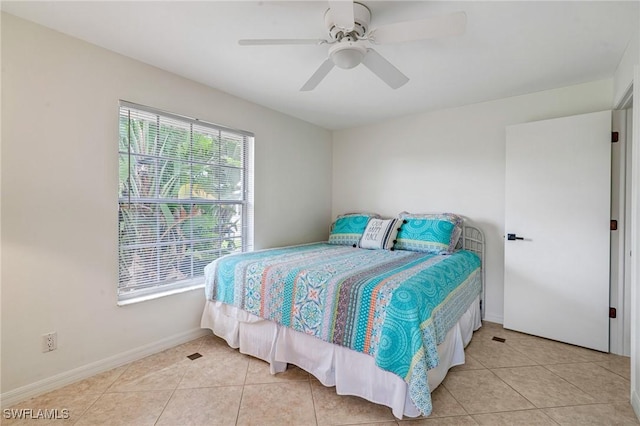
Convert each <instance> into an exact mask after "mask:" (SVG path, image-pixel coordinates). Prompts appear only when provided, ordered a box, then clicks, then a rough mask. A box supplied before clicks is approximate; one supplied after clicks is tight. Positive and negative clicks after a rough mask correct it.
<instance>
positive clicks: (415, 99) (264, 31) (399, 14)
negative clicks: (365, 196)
mask: <svg viewBox="0 0 640 426" xmlns="http://www.w3.org/2000/svg"><path fill="white" fill-rule="evenodd" d="M362 3H364V4H366V6H367V7H368V8H369V9H370V10H371V14H372V18H371V25H370V26H371V27H372V28H375V27H376V26H379V25H384V24H388V23H393V22H399V21H406V20H415V19H422V18H428V17H434V16H439V15H442V14H446V13H451V12H455V11H464V12H466V14H467V28H466V32H465V33H464V34H463V35H461V36H455V37H447V38H442V39H435V40H424V41H413V42H407V43H401V44H389V45H379V46H376V47H375V49H376V50H377V51H378V53H380V54H381V55H383V56H384V57H385V58H386V59H388V60H389V61H390V62H392V63H393V64H394V65H395V66H396V67H397V68H399V69H400V70H401V71H402V72H403V73H404V74H406V75H407V76H408V77H409V78H410V81H409V82H408V83H407V84H405V85H404V86H402V87H400V88H399V89H397V90H393V89H391V88H389V87H388V86H387V85H386V84H384V83H383V82H382V81H381V80H379V79H378V78H377V77H376V76H375V75H374V74H372V73H371V72H370V71H369V70H368V69H367V68H365V67H364V66H363V65H359V66H357V67H356V68H353V69H350V70H343V69H340V68H334V69H333V70H332V71H331V72H330V73H329V75H328V76H327V77H326V78H325V79H324V80H323V81H322V82H321V83H320V84H319V85H318V86H317V87H316V89H315V90H313V91H310V92H300V91H299V89H300V87H301V86H302V85H303V84H304V83H305V82H306V81H307V79H308V78H309V77H310V76H311V75H312V74H313V73H314V72H315V70H316V69H317V68H318V67H319V66H320V64H321V63H322V62H323V61H324V60H325V59H326V58H327V46H326V45H319V46H315V45H303V46H297V45H294V46H258V47H256V46H239V45H238V43H237V41H238V40H239V39H246V38H321V39H326V38H327V30H326V28H325V26H324V20H323V16H324V12H325V10H326V9H327V7H328V3H327V2H326V1H300V2H293V1H279V2H276V1H233V2H231V1H226V2H222V1H208V2H207V1H200V2H183V1H159V2H150V1H140V2H133V1H123V2H111V1H106V2H100V1H87V2H68V1H47V2H29V1H17V2H10V1H2V5H1V7H2V10H3V11H5V12H8V13H11V14H13V15H16V16H19V17H22V18H24V19H27V20H31V21H34V22H36V23H39V24H41V25H44V26H47V27H50V28H53V29H55V30H58V31H60V32H63V33H66V34H69V35H72V36H74V37H77V38H80V39H83V40H86V41H88V42H90V43H94V44H96V45H99V46H102V47H104V48H106V49H109V50H112V51H115V52H118V53H121V54H123V55H126V56H129V57H131V58H135V59H137V60H140V61H142V62H145V63H148V64H151V65H154V66H156V67H159V68H162V69H165V70H167V71H170V72H173V73H175V74H179V75H181V76H184V77H187V78H189V79H191V80H195V81H197V82H200V83H203V84H206V85H208V86H211V87H214V88H216V89H219V90H222V91H224V92H227V93H230V94H233V95H235V96H238V97H240V98H243V99H247V100H249V101H252V102H254V103H257V104H260V105H263V106H266V107H269V108H272V109H274V110H277V111H281V112H283V113H285V114H289V115H291V116H294V117H298V118H301V119H303V120H306V121H309V122H312V123H315V124H317V125H319V126H322V127H325V128H327V129H340V128H346V127H354V126H359V125H364V124H367V123H372V122H376V121H379V120H383V119H387V118H391V117H396V116H402V115H409V114H414V113H419V112H425V111H431V110H437V109H443V108H447V107H454V106H460V105H466V104H471V103H476V102H482V101H487V100H493V99H499V98H504V97H509V96H514V95H520V94H525V93H531V92H536V91H540V90H546V89H551V88H556V87H563V86H568V85H572V84H578V83H583V82H588V81H593V80H598V79H602V78H608V77H612V76H613V74H614V72H615V70H616V67H617V65H618V63H619V62H620V60H621V59H622V56H623V53H624V51H625V48H626V47H627V44H628V43H629V40H630V39H631V37H637V31H638V29H637V26H638V22H639V16H640V15H639V10H638V2H635V1H633V2H628V1H627V2H615V1H604V2H592V1H569V2H564V1H548V2H539V1H533V2H526V1H505V2H494V1H487V2H485V1H472V2H461V1H409V2H407V1H371V0H363V1H362Z"/></svg>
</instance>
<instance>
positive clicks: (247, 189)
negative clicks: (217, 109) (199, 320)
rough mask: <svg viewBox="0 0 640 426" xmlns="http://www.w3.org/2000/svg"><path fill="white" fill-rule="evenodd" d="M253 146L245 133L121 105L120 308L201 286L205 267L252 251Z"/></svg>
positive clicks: (129, 104)
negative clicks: (227, 256) (230, 255)
mask: <svg viewBox="0 0 640 426" xmlns="http://www.w3.org/2000/svg"><path fill="white" fill-rule="evenodd" d="M252 144H253V135H252V134H251V133H248V132H244V131H239V130H232V129H228V128H225V127H222V126H218V125H215V124H210V123H205V122H202V121H199V120H196V119H191V118H186V117H181V116H178V115H175V114H170V113H167V112H163V111H158V110H154V109H152V108H148V107H144V106H140V105H136V104H132V103H129V102H125V101H121V102H120V142H119V210H118V212H119V213H118V221H119V239H118V241H119V255H118V259H119V280H118V300H119V301H120V302H122V301H125V300H131V299H133V298H141V297H147V296H150V295H155V294H158V293H165V292H170V291H174V290H176V291H177V290H180V289H183V288H188V287H192V286H194V285H197V284H200V283H202V278H201V277H202V276H203V275H204V267H205V266H206V265H207V264H209V263H210V262H211V261H213V260H215V259H217V258H218V257H220V256H222V255H225V254H228V253H232V252H237V251H247V250H251V249H252V243H253V242H252V235H253V230H252V222H253V220H252V202H251V200H252V194H251V191H252V183H251V174H252V170H250V166H251V164H252V162H251V155H250V152H251V150H252ZM199 277H200V278H199ZM198 278H199V279H198Z"/></svg>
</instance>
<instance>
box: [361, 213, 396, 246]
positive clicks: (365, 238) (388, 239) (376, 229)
mask: <svg viewBox="0 0 640 426" xmlns="http://www.w3.org/2000/svg"><path fill="white" fill-rule="evenodd" d="M398 228H399V224H398V219H387V220H383V219H371V220H369V223H368V224H367V228H366V229H365V230H364V233H363V234H362V238H360V247H361V248H364V249H385V250H388V249H390V248H391V247H393V243H394V242H395V239H396V236H397V235H398Z"/></svg>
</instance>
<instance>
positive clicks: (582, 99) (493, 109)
mask: <svg viewBox="0 0 640 426" xmlns="http://www.w3.org/2000/svg"><path fill="white" fill-rule="evenodd" d="M612 98H613V81H612V80H611V79H607V80H601V81H596V82H592V83H587V84H581V85H577V86H571V87H565V88H561V89H556V90H548V91H544V92H539V93H533V94H529V95H523V96H517V97H513V98H508V99H500V100H496V101H492V102H485V103H481V104H476V105H469V106H464V107H460V108H453V109H448V110H442V111H436V112H429V113H424V114H418V115H413V116H408V117H402V118H399V119H394V120H390V121H386V122H382V123H378V124H375V125H370V126H363V127H359V128H353V129H346V130H340V131H335V132H334V134H333V192H332V214H333V216H335V215H337V214H340V213H342V212H348V211H356V210H366V211H375V212H378V213H380V214H383V215H386V216H394V215H397V214H398V213H399V212H400V211H402V210H407V211H410V212H443V211H447V212H455V213H459V214H462V215H464V216H467V217H468V218H470V219H472V221H473V222H475V223H476V224H478V225H479V226H480V227H481V228H482V229H483V230H484V232H485V234H486V239H487V270H486V272H487V275H486V278H487V298H486V319H487V320H490V321H496V322H500V323H501V322H502V318H503V285H504V250H503V234H504V229H503V227H504V207H505V206H504V191H505V182H504V175H505V127H506V126H507V125H511V124H516V123H524V122H529V121H536V120H543V119H548V118H555V117H562V116H568V115H574V114H581V113H587V112H594V111H601V110H607V109H611V108H612Z"/></svg>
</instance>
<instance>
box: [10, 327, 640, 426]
mask: <svg viewBox="0 0 640 426" xmlns="http://www.w3.org/2000/svg"><path fill="white" fill-rule="evenodd" d="M494 336H496V337H502V338H504V339H506V341H505V342H498V341H495V340H493V337H494ZM194 352H199V353H200V354H202V355H203V356H202V357H201V358H198V359H196V360H193V361H191V360H189V359H187V358H186V356H187V355H190V354H192V353H194ZM465 352H466V358H467V362H466V364H465V365H461V366H458V367H454V368H453V369H451V370H450V371H449V374H448V375H447V377H446V378H445V381H444V382H443V384H442V385H441V386H440V387H438V389H436V391H435V392H434V393H433V413H432V414H431V416H429V417H428V418H420V419H403V420H401V421H399V420H397V419H395V418H394V417H393V415H392V414H391V410H389V409H388V408H386V407H384V406H379V405H375V404H372V403H369V402H367V401H365V400H363V399H360V398H356V397H352V396H339V395H337V394H336V393H335V389H334V388H326V387H324V386H323V385H322V384H320V382H318V381H317V380H316V379H315V378H313V377H311V376H309V375H308V374H307V373H306V372H304V371H302V370H300V369H299V368H297V367H293V366H292V367H290V368H289V369H288V370H287V371H286V372H284V373H281V374H277V375H275V376H273V375H271V374H269V367H268V365H267V364H266V363H264V362H262V361H259V360H257V359H253V358H251V357H248V356H246V355H242V354H240V353H239V352H238V351H235V350H233V349H230V348H229V347H228V346H227V345H226V343H224V342H223V341H222V340H220V339H218V338H216V337H213V336H208V337H203V338H200V339H197V340H194V341H192V342H188V343H185V344H183V345H180V346H177V347H175V348H172V349H169V350H166V351H164V352H161V353H159V354H156V355H152V356H150V357H147V358H145V359H142V360H139V361H136V362H133V363H131V364H129V365H126V366H123V367H119V368H116V369H113V370H111V371H107V372H105V373H102V374H98V375H96V376H94V377H91V378H89V379H87V380H83V381H81V382H79V383H75V384H72V385H70V386H66V387H64V388H62V389H59V390H57V391H54V392H50V393H48V394H46V395H42V396H40V397H37V398H33V399H31V400H29V401H25V402H23V403H21V404H17V405H16V406H14V407H12V408H30V409H33V410H34V411H37V410H38V409H48V410H51V409H56V408H57V409H59V410H62V409H67V410H69V413H70V418H69V419H66V420H57V421H51V422H48V421H46V420H42V419H39V420H30V421H24V420H23V421H16V420H6V419H3V420H2V424H3V425H13V424H34V425H46V424H52V423H65V424H77V425H135V426H143V425H171V426H186V425H199V426H200V425H202V426H204V425H219V424H220V425H234V424H237V425H260V426H263V425H270V424H273V425H294V424H295V425H329V424H332V425H349V424H368V425H372V424H373V425H378V426H386V425H403V426H404V425H405V424H406V425H407V426H408V425H557V424H560V425H638V424H640V423H639V422H638V421H637V419H636V417H635V415H634V413H633V410H632V408H631V405H630V404H629V402H628V400H629V386H630V383H629V377H630V364H629V358H625V357H620V356H616V355H609V354H603V353H600V352H594V351H590V350H588V349H583V348H578V347H575V346H570V345H565V344H562V343H558V342H553V341H549V340H545V339H540V338H537V337H533V336H528V335H525V334H520V333H516V332H513V331H509V330H504V329H503V328H502V327H501V326H500V325H498V324H493V323H488V322H485V324H484V326H483V327H482V328H481V329H480V330H478V331H477V332H476V333H475V334H474V336H473V339H472V341H471V343H470V344H469V346H468V347H467V349H466V351H465Z"/></svg>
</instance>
